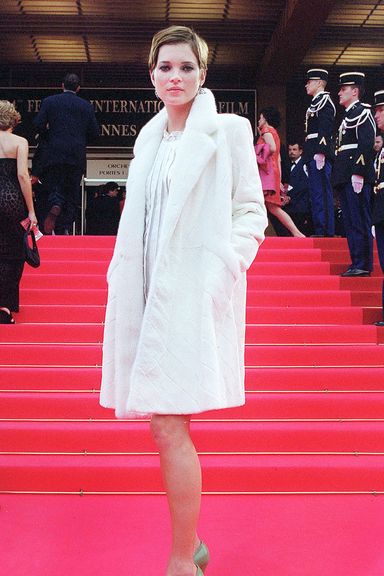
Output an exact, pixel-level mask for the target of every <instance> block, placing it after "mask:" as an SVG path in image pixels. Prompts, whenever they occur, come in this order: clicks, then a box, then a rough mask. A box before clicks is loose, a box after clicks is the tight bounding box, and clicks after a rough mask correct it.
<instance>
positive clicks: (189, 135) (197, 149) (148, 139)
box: [134, 89, 219, 246]
mask: <svg viewBox="0 0 384 576" xmlns="http://www.w3.org/2000/svg"><path fill="white" fill-rule="evenodd" d="M217 117H218V114H217V111H216V103H215V99H214V96H213V94H212V92H211V91H210V90H208V89H204V93H202V94H198V95H197V96H196V98H195V100H194V102H193V105H192V108H191V111H190V113H189V116H188V120H187V123H186V126H185V130H184V132H183V135H182V137H181V140H180V145H179V148H178V151H177V155H176V160H175V164H174V166H173V177H172V180H171V183H170V188H169V197H168V202H167V209H166V214H165V221H164V226H163V230H164V234H163V238H162V245H163V246H164V244H166V242H167V240H169V238H171V236H172V233H173V231H174V229H175V227H176V225H177V222H178V219H179V217H180V214H181V212H182V209H183V206H184V205H185V202H186V200H187V198H188V196H189V194H190V193H191V191H192V190H193V187H194V186H195V185H196V183H197V182H198V180H199V178H200V176H201V174H202V172H203V171H204V168H205V166H206V165H207V164H208V162H209V161H210V159H211V157H212V155H213V154H214V153H215V151H216V141H215V139H214V138H213V134H214V133H215V132H216V130H217V129H218V125H219V122H218V118H217ZM167 122H168V116H167V112H166V109H165V108H163V109H162V110H161V111H160V112H159V114H157V115H156V116H155V117H154V118H153V119H152V120H151V121H150V122H148V124H146V126H145V127H144V128H143V129H142V131H141V132H140V135H139V137H138V139H137V142H136V145H135V148H134V152H135V157H136V158H137V159H138V160H139V161H138V162H137V163H136V166H135V172H136V173H137V174H139V175H140V180H141V181H142V185H143V186H144V188H141V189H145V182H146V180H147V177H148V174H149V172H150V170H151V168H152V165H153V163H154V161H155V158H156V153H157V150H158V147H159V145H160V142H161V139H162V137H163V132H164V130H165V129H166V126H167ZM136 155H137V156H136ZM135 184H136V183H135Z"/></svg>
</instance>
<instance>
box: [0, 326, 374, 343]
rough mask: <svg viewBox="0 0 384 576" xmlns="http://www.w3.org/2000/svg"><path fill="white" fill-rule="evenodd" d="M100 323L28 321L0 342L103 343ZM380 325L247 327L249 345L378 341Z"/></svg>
mask: <svg viewBox="0 0 384 576" xmlns="http://www.w3.org/2000/svg"><path fill="white" fill-rule="evenodd" d="M103 329H104V327H103V325H102V324H101V323H100V324H79V323H77V324H71V323H68V324H48V323H40V324H39V323H35V324H32V323H28V324H15V325H14V326H3V327H2V330H1V332H0V342H3V343H15V344H17V343H20V342H25V343H37V342H41V343H51V344H54V343H81V342H83V343H89V344H94V343H100V342H102V338H103ZM377 336H378V328H376V326H374V325H372V326H368V325H365V326H362V325H356V326H353V325H348V326H345V325H342V326H334V325H318V326H316V325H314V326H312V325H308V326H303V325H302V326H295V325H292V326H289V325H282V326H280V325H278V324H275V325H272V324H265V325H258V324H249V325H247V329H246V342H247V344H282V343H285V344H308V343H315V344H329V342H333V343H334V344H337V343H340V344H349V343H350V344H353V343H355V344H364V343H365V344H375V343H377Z"/></svg>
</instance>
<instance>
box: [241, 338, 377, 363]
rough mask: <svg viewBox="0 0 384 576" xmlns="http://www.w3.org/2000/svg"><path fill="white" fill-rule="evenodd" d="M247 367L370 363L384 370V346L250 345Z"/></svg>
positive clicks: (246, 350)
mask: <svg viewBox="0 0 384 576" xmlns="http://www.w3.org/2000/svg"><path fill="white" fill-rule="evenodd" d="M245 363H246V365H247V366H317V365H319V366H344V365H345V366H370V365H377V366H381V367H383V369H384V349H382V348H381V347H380V346H377V345H369V344H367V345H363V346H352V345H349V346H343V345H336V346H332V345H329V346H327V345H324V346H311V345H301V346H291V345H281V346H263V345H248V346H246V349H245Z"/></svg>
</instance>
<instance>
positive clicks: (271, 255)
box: [257, 247, 323, 262]
mask: <svg viewBox="0 0 384 576" xmlns="http://www.w3.org/2000/svg"><path fill="white" fill-rule="evenodd" d="M321 260H323V258H322V251H321V250H320V249H319V248H305V247H302V248H275V247H273V248H272V247H271V248H267V249H266V250H262V249H260V250H259V252H258V255H257V262H287V261H288V262H320V261H321Z"/></svg>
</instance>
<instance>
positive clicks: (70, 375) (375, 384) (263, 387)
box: [0, 366, 384, 417]
mask: <svg viewBox="0 0 384 576" xmlns="http://www.w3.org/2000/svg"><path fill="white" fill-rule="evenodd" d="M100 382H101V367H97V366H94V367H89V368H85V367H68V366H60V367H57V368H55V370H54V371H53V370H52V368H51V367H42V366H33V367H27V366H8V367H7V366H2V367H1V370H0V389H1V390H26V391H28V390H31V391H32V390H42V391H43V390H86V391H90V390H99V389H100ZM383 382H384V377H383V368H377V367H372V366H365V367H362V368H358V367H349V368H348V370H346V368H345V367H344V366H341V367H332V368H326V367H322V366H316V367H313V366H304V367H298V366H296V367H281V366H269V367H265V368H260V367H257V368H250V367H248V368H246V370H245V385H246V389H247V390H260V391H282V392H283V391H291V390H296V391H326V390H335V391H338V390H345V391H348V390H350V391H359V390H366V391H381V390H383V389H384V385H383ZM219 415H220V413H218V417H219Z"/></svg>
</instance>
